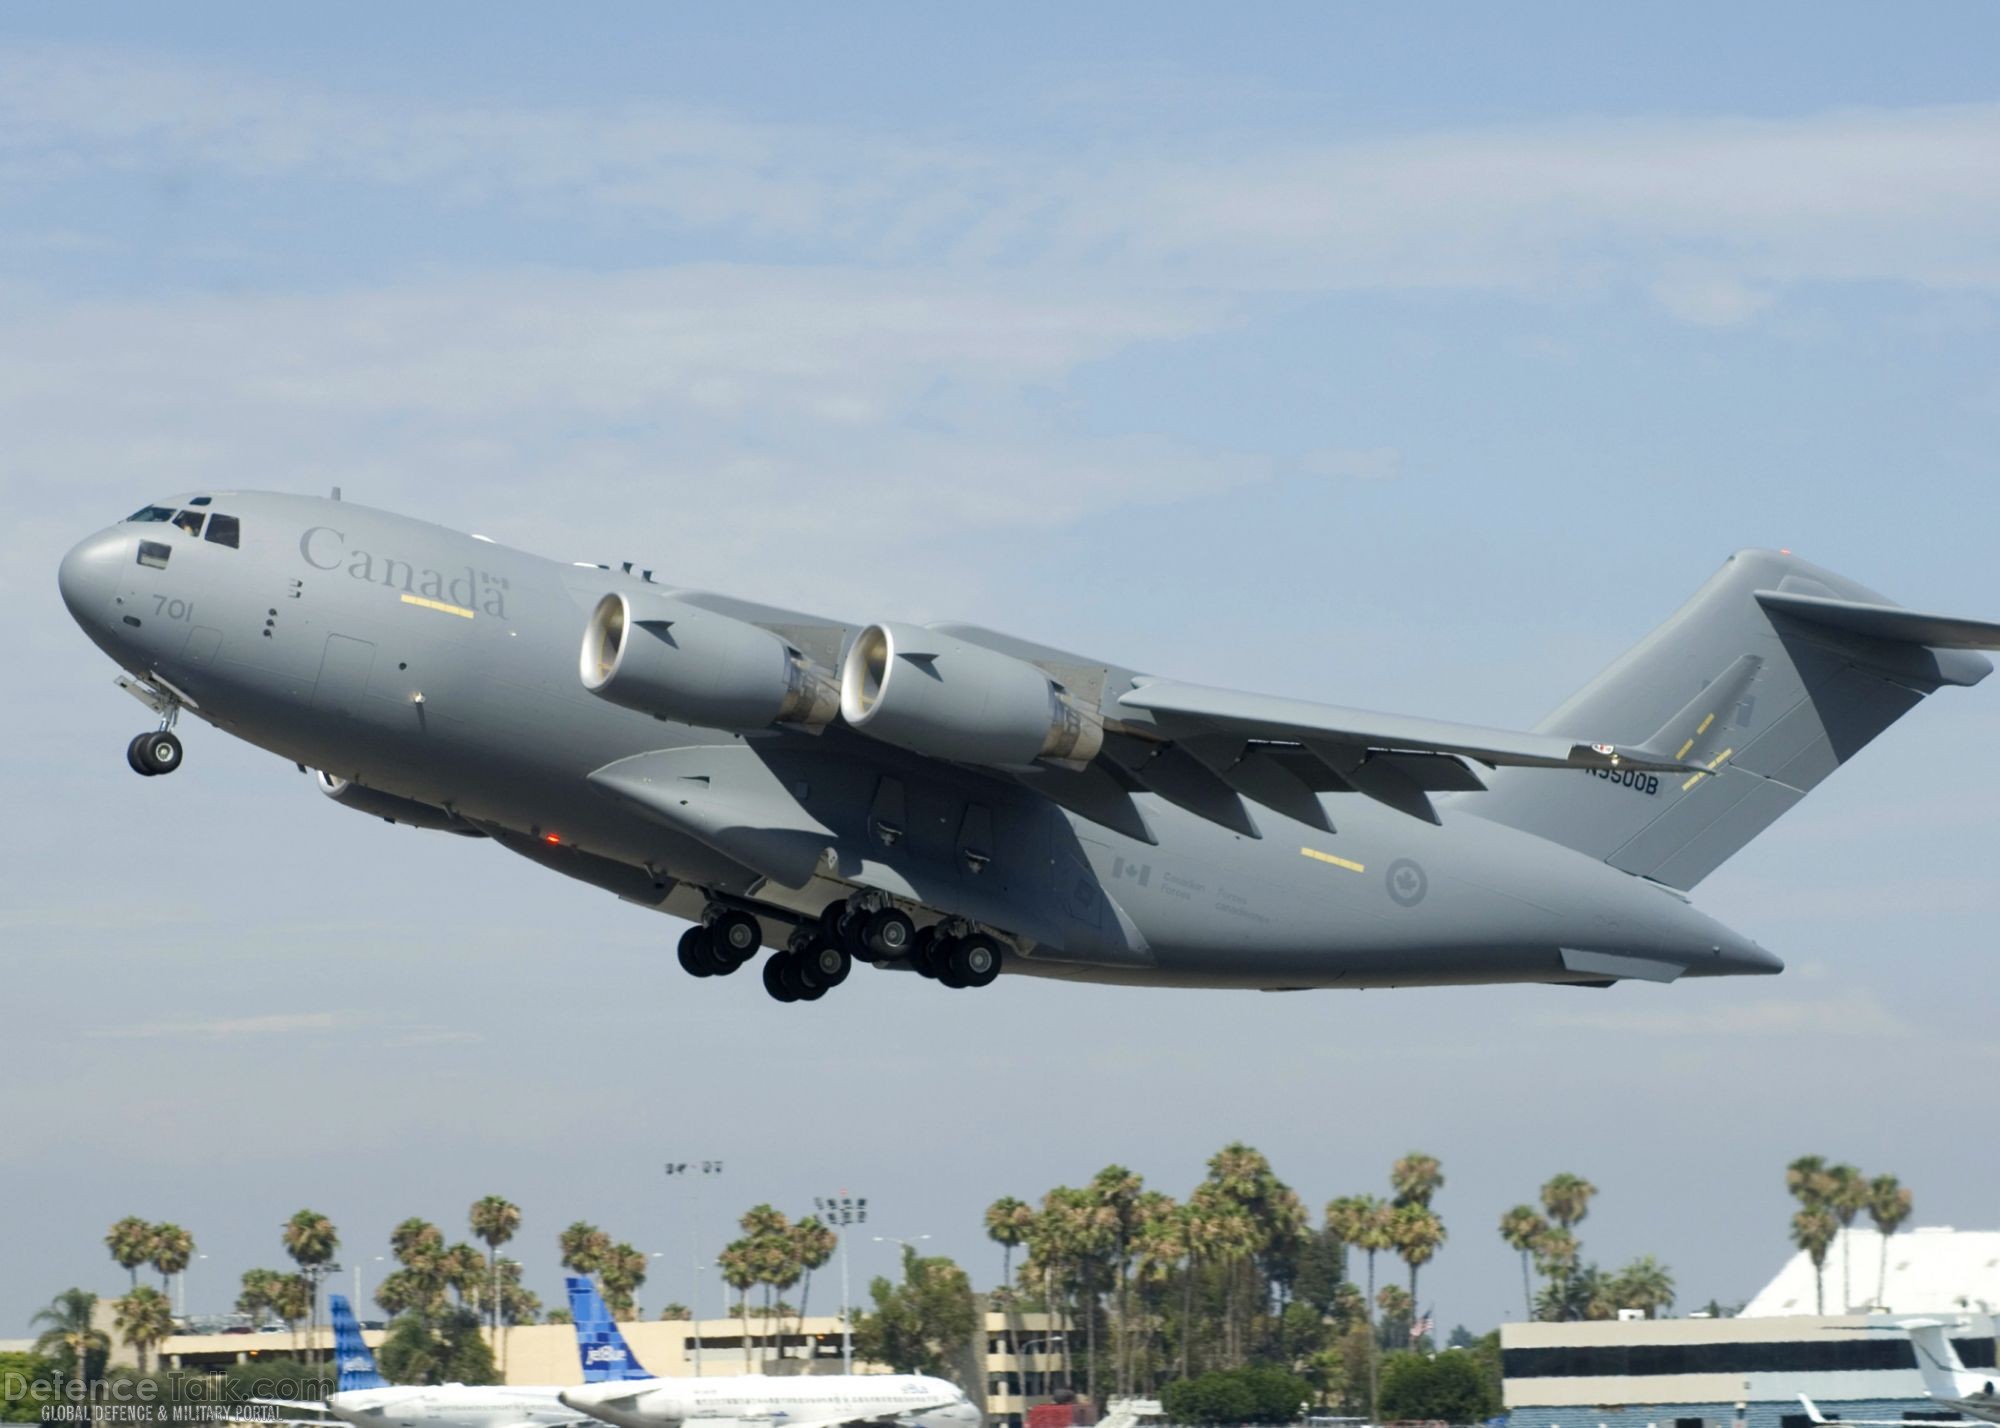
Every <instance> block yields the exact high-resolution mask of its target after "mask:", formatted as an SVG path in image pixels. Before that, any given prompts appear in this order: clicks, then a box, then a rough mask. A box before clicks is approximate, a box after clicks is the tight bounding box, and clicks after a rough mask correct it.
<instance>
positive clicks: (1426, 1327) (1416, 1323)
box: [1410, 1305, 1437, 1343]
mask: <svg viewBox="0 0 2000 1428" xmlns="http://www.w3.org/2000/svg"><path fill="white" fill-rule="evenodd" d="M1436 1308H1437V1306H1436V1305H1432V1306H1431V1308H1429V1309H1426V1310H1425V1311H1424V1312H1423V1314H1422V1315H1421V1316H1420V1317H1418V1318H1415V1319H1412V1320H1411V1321H1410V1340H1411V1342H1413V1343H1414V1342H1415V1341H1416V1340H1418V1339H1421V1338H1423V1337H1424V1336H1425V1335H1426V1334H1428V1333H1430V1331H1431V1330H1432V1329H1434V1328H1436V1327H1437V1325H1436V1324H1435V1323H1434V1322H1433V1321H1432V1318H1431V1316H1432V1314H1433V1313H1434V1312H1436Z"/></svg>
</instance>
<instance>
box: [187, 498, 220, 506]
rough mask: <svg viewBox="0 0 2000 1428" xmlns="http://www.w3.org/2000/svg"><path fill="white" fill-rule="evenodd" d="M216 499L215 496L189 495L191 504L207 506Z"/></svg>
mask: <svg viewBox="0 0 2000 1428" xmlns="http://www.w3.org/2000/svg"><path fill="white" fill-rule="evenodd" d="M214 499H215V498H214V497H213V496H190V497H188V504H189V505H190V506H205V505H207V504H208V503H209V502H210V501H212V500H214Z"/></svg>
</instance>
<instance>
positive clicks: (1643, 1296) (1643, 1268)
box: [1610, 1254, 1674, 1319]
mask: <svg viewBox="0 0 2000 1428" xmlns="http://www.w3.org/2000/svg"><path fill="white" fill-rule="evenodd" d="M1610 1289H1611V1293H1612V1296H1613V1297H1614V1298H1615V1299H1616V1300H1617V1306H1615V1307H1621V1308H1626V1309H1641V1310H1644V1311H1645V1314H1646V1317H1647V1318H1648V1319H1657V1318H1659V1317H1660V1314H1661V1312H1662V1311H1663V1310H1666V1309H1671V1308H1672V1307H1673V1303H1674V1277H1673V1275H1672V1274H1671V1273H1669V1272H1668V1270H1667V1267H1666V1266H1665V1265H1663V1264H1661V1263H1660V1262H1659V1261H1658V1260H1656V1259H1654V1258H1653V1257H1652V1256H1651V1255H1649V1254H1647V1255H1641V1256H1639V1258H1637V1259H1635V1260H1633V1261H1632V1262H1631V1263H1630V1264H1628V1265H1626V1266H1625V1268H1623V1269H1621V1270H1619V1271H1618V1274H1617V1277H1616V1278H1614V1279H1613V1280H1612V1282H1611V1286H1610Z"/></svg>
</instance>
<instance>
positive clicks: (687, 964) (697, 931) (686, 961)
mask: <svg viewBox="0 0 2000 1428" xmlns="http://www.w3.org/2000/svg"><path fill="white" fill-rule="evenodd" d="M680 958H681V970H682V971H683V972H686V973H687V974H688V975H689V976H690V977H713V976H714V975H715V954H714V953H713V952H712V951H711V950H710V948H709V944H708V929H707V928H706V927H690V928H689V929H688V930H687V931H685V932H683V933H682V934H681V946H680Z"/></svg>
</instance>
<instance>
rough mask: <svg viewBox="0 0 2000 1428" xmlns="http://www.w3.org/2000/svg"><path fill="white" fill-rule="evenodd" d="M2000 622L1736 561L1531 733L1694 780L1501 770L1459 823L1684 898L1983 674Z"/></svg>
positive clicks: (1778, 563) (1794, 568)
mask: <svg viewBox="0 0 2000 1428" xmlns="http://www.w3.org/2000/svg"><path fill="white" fill-rule="evenodd" d="M1996 647H2000V625H1994V624H1991V623H1988V622H1983V621H1978V620H1961V619H1950V618H1945V617H1940V616H1934V615H1925V614H1921V613H1919V612H1917V611H1914V610H1906V609H1903V608H1902V607H1900V606H1897V605H1892V604H1890V603H1889V602H1888V601H1886V600H1884V599H1883V598H1882V597H1881V596H1880V595H1877V594H1875V593H1874V592H1873V591H1871V590H1868V589H1866V588H1864V587H1863V586H1860V585H1857V584H1856V583H1855V582H1853V581H1851V580H1848V579H1846V578H1845V577H1843V576H1840V575H1836V574H1834V573H1833V572H1832V571H1830V570H1822V569H1820V568H1819V567H1818V566H1815V565H1809V564H1807V563H1806V562H1805V561H1803V560H1800V559H1798V558H1797V557H1796V556H1792V555H1790V554H1787V553H1785V552H1782V551H1769V550H1745V551H1738V552H1737V553H1736V554H1735V555H1733V556H1731V557H1730V558H1729V561H1728V563H1727V564H1725V565H1724V566H1723V567H1722V569H1721V570H1720V571H1718V572H1717V573H1716V574H1715V575H1714V576H1713V577H1712V578H1711V579H1710V580H1709V582H1708V583H1707V584H1706V585H1704V586H1702V588H1701V589H1700V590H1699V591H1697V592H1696V593H1695V595H1694V598H1692V599H1691V600H1689V601H1688V602H1687V604H1685V605H1683V606H1682V607H1681V608H1680V610H1679V611H1678V612H1676V613H1675V614H1674V616H1673V617H1672V618H1671V619H1669V620H1668V621H1667V622H1666V623H1665V624H1664V625H1661V626H1660V627H1659V628H1658V629H1657V630H1654V631H1653V632H1652V633H1651V634H1650V635H1648V636H1646V638H1645V639H1643V640H1641V641H1640V642H1639V643H1638V644H1636V645H1634V646H1633V647H1632V648H1631V649H1629V650H1627V651H1626V652H1625V653H1624V654H1623V655H1621V656H1620V657H1619V658H1618V659H1617V660H1616V661H1615V662H1614V663H1613V664H1612V665H1611V667H1610V668H1609V669H1607V670H1605V671H1604V673H1602V674H1600V675H1599V676H1598V677H1597V678H1596V679H1594V680H1592V681H1591V682H1590V683H1589V684H1587V685H1585V686H1584V687H1583V688H1582V689H1581V690H1579V691H1578V692H1577V693H1576V694H1575V695H1573V696H1572V697H1571V698H1570V699H1569V700H1568V701H1567V702H1565V703H1564V704H1563V706H1562V707H1561V708H1560V709H1558V710H1556V711H1555V713H1553V714H1551V715H1549V717H1548V718H1546V719H1544V720H1543V721H1542V722H1541V724H1539V725H1538V726H1537V730H1538V732H1541V733H1546V734H1564V735H1570V736H1574V737H1577V738H1582V739H1603V740H1610V741H1613V742H1616V743H1619V744H1628V745H1636V746H1638V747H1640V748H1641V749H1643V750H1645V751H1646V752H1648V753H1651V754H1655V755H1658V756H1660V757H1665V758H1673V759H1678V760H1680V761H1681V762H1684V763H1689V764H1695V765H1698V766H1699V767H1698V768H1696V769H1694V770H1693V771H1691V772H1688V773H1686V774H1671V775H1670V774H1664V773H1661V774H1639V773H1634V772H1630V771H1614V770H1578V771H1577V772H1574V773H1568V772H1560V773H1550V772H1547V771H1545V770H1541V769H1514V768H1502V769H1499V770H1497V771H1496V772H1495V773H1494V774H1493V775H1492V777H1491V778H1490V779H1489V780H1488V791H1487V792H1485V793H1481V794H1472V795H1468V796H1467V797H1466V798H1465V799H1464V800H1463V802H1462V803H1461V804H1460V805H1459V806H1460V807H1462V808H1463V809H1464V810H1465V811H1466V812H1467V813H1473V814H1477V815H1479V816H1480V817H1482V818H1490V819H1492V820H1494V821H1495V822H1498V823H1505V824H1507V825H1509V826H1511V827H1515V828H1519V829H1521V830H1523V831H1524V832H1528V833H1533V834H1534V835H1536V836H1537V837H1540V838H1546V839H1548V840H1550V841H1551V842H1554V843H1561V844H1563V845H1564V846H1565V847H1570V848H1574V849H1576V850H1577V851H1579V852H1582V853H1587V854H1589V855H1590V856H1591V857H1594V858H1601V859H1603V860H1604V861H1605V862H1607V863H1610V864H1611V865H1612V866H1613V867H1616V868H1623V869H1624V870H1625V871H1626V872H1628V873H1636V874H1638V875H1639V876H1641V877H1646V878H1652V879H1654V880H1655V881H1657V882H1662V883H1665V884H1667V885H1668V886H1669V887H1676V888H1690V887H1693V886H1694V885H1695V884H1696V883H1698V882H1700V881H1701V880H1702V879H1703V878H1705V877H1707V876H1708V875H1709V874H1710V873H1711V872H1713V871H1715V869H1716V868H1717V867H1719V866H1720V865H1721V864H1722V863H1723V861H1724V860H1725V859H1727V858H1729V857H1730V856H1731V855H1733V854H1734V853H1735V852H1736V851H1737V850H1738V849H1740V848H1742V847H1743V845H1744V844H1746V843H1748V842H1749V841H1750V840H1751V839H1752V838H1754V837H1756V836H1757V835H1758V834H1759V833H1761V832H1763V831H1764V829H1766V828H1767V827H1769V826H1770V825H1771V824H1772V823H1773V822H1774V821H1775V820H1776V819H1777V818H1778V817H1779V816H1780V815H1781V814H1783V813H1785V812H1786V811H1787V810H1788V809H1790V808H1791V807H1792V806H1793V805H1794V804H1796V803H1797V802H1798V801H1799V800H1800V799H1802V798H1804V797H1805V796H1806V794H1808V793H1809V792H1811V791H1812V790H1813V789H1814V788H1815V787H1817V786H1818V784H1819V783H1820V781H1821V780H1822V779H1824V778H1826V777H1827V775H1828V774H1831V773H1832V772H1833V771H1834V770H1835V769H1837V768H1839V767H1840V766H1841V765H1842V764H1844V763H1846V762H1847V760H1849V759H1850V758H1852V757H1854V755H1855V754H1857V753H1859V752H1860V751H1861V749H1862V748H1863V747H1864V746H1866V745H1867V743H1868V741H1869V740H1871V739H1873V738H1874V737H1875V736H1876V735H1877V734H1879V733H1881V732H1882V731H1883V730H1884V729H1886V728H1888V727H1889V725H1891V724H1893V723H1894V722H1895V721H1896V720H1897V719H1899V718H1901V717H1902V716H1903V715H1904V714H1906V713H1908V712H1909V711H1910V710H1911V709H1913V708H1915V707H1916V706H1917V704H1919V703H1920V702H1921V701H1922V700H1923V697H1924V696H1925V695H1927V694H1929V693H1931V692H1933V691H1934V690H1936V689H1938V688H1940V687H1942V686H1944V685H1966V684H1976V683H1977V682H1978V681H1979V680H1981V679H1983V678H1985V677H1986V675H1987V674H1989V673H1990V672H1991V671H1992V665H1991V664H1990V663H1989V662H1988V661H1987V659H1986V658H1985V656H1984V655H1980V654H1976V653H1973V651H1974V650H1976V649H1993V648H1996Z"/></svg>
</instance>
